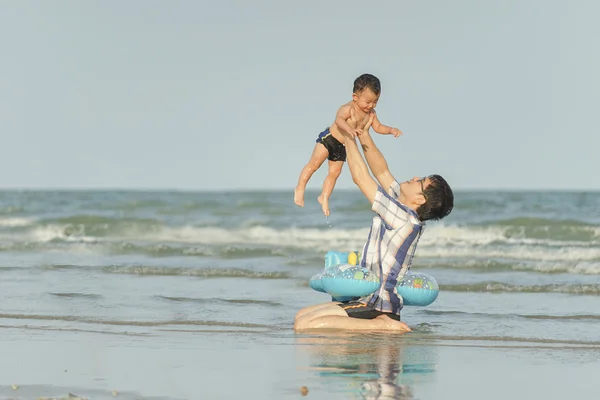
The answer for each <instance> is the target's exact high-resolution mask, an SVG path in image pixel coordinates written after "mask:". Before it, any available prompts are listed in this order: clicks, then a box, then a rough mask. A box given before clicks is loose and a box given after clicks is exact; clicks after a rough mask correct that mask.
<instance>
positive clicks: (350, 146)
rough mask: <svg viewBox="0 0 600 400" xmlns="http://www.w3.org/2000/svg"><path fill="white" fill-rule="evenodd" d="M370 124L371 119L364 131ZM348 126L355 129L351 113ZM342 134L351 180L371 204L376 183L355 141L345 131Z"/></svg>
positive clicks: (354, 120)
mask: <svg viewBox="0 0 600 400" xmlns="http://www.w3.org/2000/svg"><path fill="white" fill-rule="evenodd" d="M372 122H373V119H372V118H371V119H370V120H369V122H367V125H366V126H365V128H364V129H365V130H367V131H368V130H369V128H370V127H371V123H372ZM349 124H350V126H352V127H353V128H355V127H356V119H355V118H354V115H353V113H351V117H350V120H349ZM342 134H343V135H344V142H345V145H346V163H347V164H348V168H349V169H350V174H352V180H353V181H354V183H355V184H356V185H357V186H358V187H359V189H360V191H361V192H363V194H364V195H365V197H366V198H367V199H368V200H369V203H371V204H373V201H374V200H375V194H376V193H377V182H375V180H374V179H373V178H372V177H371V174H370V173H369V168H368V167H367V164H365V160H364V159H363V157H362V154H360V150H359V149H358V145H357V143H356V139H355V138H354V137H352V135H351V134H349V133H347V132H345V131H342ZM364 134H365V133H362V134H361V135H364Z"/></svg>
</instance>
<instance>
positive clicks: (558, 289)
mask: <svg viewBox="0 0 600 400" xmlns="http://www.w3.org/2000/svg"><path fill="white" fill-rule="evenodd" d="M440 290H443V291H448V292H490V293H498V292H516V293H566V294H582V295H600V284H577V285H573V284H548V285H513V284H508V283H503V282H481V283H474V284H459V285H440Z"/></svg>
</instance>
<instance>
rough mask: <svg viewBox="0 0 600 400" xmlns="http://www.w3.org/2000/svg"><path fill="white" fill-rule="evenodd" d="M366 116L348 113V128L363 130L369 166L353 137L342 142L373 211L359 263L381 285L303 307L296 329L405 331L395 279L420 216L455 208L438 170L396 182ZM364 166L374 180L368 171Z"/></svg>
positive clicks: (410, 252) (413, 243)
mask: <svg viewBox="0 0 600 400" xmlns="http://www.w3.org/2000/svg"><path fill="white" fill-rule="evenodd" d="M367 118H369V116H367ZM367 118H366V119H364V120H362V121H356V119H355V116H354V115H353V114H352V117H351V119H350V121H349V123H350V125H351V126H352V127H353V128H354V127H358V128H359V129H360V128H362V130H363V133H362V134H361V135H359V140H360V143H361V145H362V148H363V152H364V155H365V158H366V160H367V163H368V167H367V165H366V164H365V161H364V159H363V157H362V155H361V154H360V151H359V149H358V145H357V143H356V139H355V138H353V137H352V136H351V135H350V134H345V133H344V141H345V146H346V158H347V163H348V167H349V169H350V173H351V174H352V179H353V181H354V183H355V184H356V185H357V186H358V187H359V189H360V190H361V191H362V193H363V194H364V195H365V196H366V197H367V199H368V200H369V202H370V203H371V209H372V210H373V211H374V212H375V216H374V217H373V222H372V224H371V230H370V232H369V236H368V238H367V242H366V243H365V245H364V247H363V251H362V253H361V254H362V258H361V260H360V264H359V265H360V266H361V267H366V268H369V269H370V270H371V272H373V273H375V274H377V275H379V276H380V279H381V283H382V284H381V286H380V287H379V289H378V290H377V291H376V292H375V293H373V294H371V295H368V296H365V297H361V298H359V299H358V300H357V301H351V302H348V303H340V302H327V303H323V304H317V305H314V306H310V307H306V308H303V309H302V310H300V311H298V313H297V314H296V318H295V320H294V330H296V331H303V330H307V329H347V330H390V331H396V332H398V331H400V332H402V331H404V332H407V331H410V328H409V327H408V325H406V324H405V323H404V322H402V321H400V310H401V309H402V307H403V301H402V297H401V296H400V295H398V292H397V290H396V284H397V283H398V281H400V280H401V279H402V278H403V277H404V275H405V274H406V272H407V271H408V269H409V268H410V264H411V262H412V258H413V256H414V253H415V249H416V247H417V243H418V241H419V238H420V237H421V235H422V233H423V229H424V227H425V221H427V220H440V219H442V218H444V217H446V216H448V215H449V214H450V212H451V211H452V208H453V207H454V195H453V193H452V189H451V188H450V186H449V185H448V183H447V182H446V180H445V179H444V178H442V177H441V176H440V175H429V176H426V177H422V178H419V177H414V178H413V179H411V180H407V181H404V182H401V183H400V182H398V181H396V179H395V178H394V177H393V176H392V174H391V173H390V170H389V169H388V165H387V162H386V160H385V158H384V157H383V155H382V154H381V152H380V151H379V149H378V148H377V146H376V145H375V143H374V142H373V139H372V138H371V136H370V134H369V128H370V127H371V123H372V122H373V119H372V117H371V118H369V119H367ZM369 168H370V169H371V172H372V173H373V175H374V176H375V178H376V179H377V182H376V181H375V180H374V179H373V178H372V177H371V175H370V174H369Z"/></svg>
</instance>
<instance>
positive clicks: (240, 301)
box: [156, 296, 282, 306]
mask: <svg viewBox="0 0 600 400" xmlns="http://www.w3.org/2000/svg"><path fill="white" fill-rule="evenodd" d="M156 297H157V298H158V299H160V300H165V301H170V302H176V303H181V302H184V303H215V302H221V303H227V304H242V305H244V304H246V305H256V304H259V305H266V306H281V305H282V304H281V303H277V302H274V301H268V300H255V299H218V298H213V297H211V298H197V297H171V296H156Z"/></svg>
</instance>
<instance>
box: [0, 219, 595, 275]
mask: <svg viewBox="0 0 600 400" xmlns="http://www.w3.org/2000/svg"><path fill="white" fill-rule="evenodd" d="M67 227H68V226H67V225H59V224H53V225H47V226H40V227H35V228H33V229H31V230H29V231H26V232H11V233H10V235H9V234H8V233H3V234H1V236H0V241H1V242H15V241H17V242H19V241H23V242H41V243H47V242H51V241H53V240H60V241H69V242H78V243H87V242H104V241H130V240H135V241H137V240H142V241H146V242H149V243H151V244H157V243H169V242H171V243H181V244H189V245H191V246H194V245H202V246H212V245H214V246H228V245H233V246H235V245H259V246H260V245H265V246H271V247H294V248H303V249H311V250H313V251H315V252H322V253H324V252H326V251H328V250H338V251H352V250H361V249H362V247H363V245H364V242H365V241H366V239H367V235H368V233H369V230H368V227H365V228H361V229H338V228H330V229H316V228H314V229H308V228H286V229H275V228H271V227H266V226H261V225H257V226H249V227H242V228H236V229H226V228H221V227H214V226H213V227H196V226H182V227H162V228H161V229H158V230H154V229H153V230H152V231H147V232H140V231H139V230H137V229H136V230H132V231H122V232H121V233H120V235H118V236H111V237H103V238H96V237H91V236H86V235H85V232H83V231H81V232H79V231H73V230H72V229H71V230H69V229H67ZM203 251H205V250H203ZM416 256H417V259H418V258H421V257H428V258H439V259H448V260H451V259H460V258H462V259H467V260H468V259H475V260H485V259H512V260H516V261H518V260H533V261H548V262H551V261H567V262H569V263H571V264H572V265H574V264H575V263H577V262H582V261H598V260H600V245H598V244H595V242H594V243H592V242H573V241H557V240H555V241H551V240H543V239H531V238H518V237H507V235H506V229H505V228H504V227H461V226H455V225H449V226H447V225H443V224H436V225H434V226H429V227H427V229H426V231H425V234H424V235H423V237H422V238H421V242H420V244H419V248H418V250H417V255H416Z"/></svg>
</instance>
